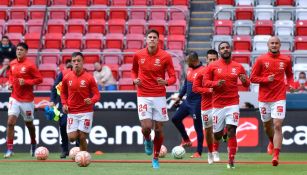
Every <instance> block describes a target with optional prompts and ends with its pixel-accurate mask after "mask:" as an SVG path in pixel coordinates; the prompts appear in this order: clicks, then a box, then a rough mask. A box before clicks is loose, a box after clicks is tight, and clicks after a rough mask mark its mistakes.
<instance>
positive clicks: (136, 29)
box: [127, 19, 146, 34]
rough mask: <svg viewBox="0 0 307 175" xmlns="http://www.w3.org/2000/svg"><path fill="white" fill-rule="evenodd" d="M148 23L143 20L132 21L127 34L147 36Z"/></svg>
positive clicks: (128, 24) (128, 25)
mask: <svg viewBox="0 0 307 175" xmlns="http://www.w3.org/2000/svg"><path fill="white" fill-rule="evenodd" d="M145 28H146V21H145V20H143V19H131V20H129V21H128V23H127V29H128V31H127V33H133V34H145Z"/></svg>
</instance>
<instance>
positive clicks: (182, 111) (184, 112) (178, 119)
mask: <svg viewBox="0 0 307 175" xmlns="http://www.w3.org/2000/svg"><path fill="white" fill-rule="evenodd" d="M188 115H189V110H188V107H187V105H186V103H185V101H184V102H183V103H182V104H181V105H180V106H179V108H178V110H177V111H176V112H175V115H174V116H173V118H172V122H173V124H174V125H175V127H176V128H177V129H178V131H179V132H180V134H181V137H182V139H183V142H182V144H181V145H182V146H186V147H190V146H192V142H191V141H190V138H189V136H188V134H187V132H186V130H185V127H184V125H183V123H182V121H183V119H184V118H185V117H187V116H188Z"/></svg>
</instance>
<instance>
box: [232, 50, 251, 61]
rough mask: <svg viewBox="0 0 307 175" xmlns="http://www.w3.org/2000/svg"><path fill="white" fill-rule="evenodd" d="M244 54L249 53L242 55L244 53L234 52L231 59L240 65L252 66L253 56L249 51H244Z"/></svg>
mask: <svg viewBox="0 0 307 175" xmlns="http://www.w3.org/2000/svg"><path fill="white" fill-rule="evenodd" d="M244 52H247V53H244V54H242V51H233V52H232V54H231V59H232V60H234V61H236V62H239V63H246V64H250V57H251V54H250V52H248V51H244Z"/></svg>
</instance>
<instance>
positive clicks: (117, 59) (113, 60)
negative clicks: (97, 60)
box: [102, 49, 122, 64]
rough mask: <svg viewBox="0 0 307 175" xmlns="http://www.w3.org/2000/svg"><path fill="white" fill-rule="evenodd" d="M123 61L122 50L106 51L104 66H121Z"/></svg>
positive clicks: (103, 58)
mask: <svg viewBox="0 0 307 175" xmlns="http://www.w3.org/2000/svg"><path fill="white" fill-rule="evenodd" d="M121 60H122V55H121V50H120V49H104V50H103V55H102V62H103V63H104V64H120V63H121Z"/></svg>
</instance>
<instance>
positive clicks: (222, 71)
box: [204, 58, 250, 108]
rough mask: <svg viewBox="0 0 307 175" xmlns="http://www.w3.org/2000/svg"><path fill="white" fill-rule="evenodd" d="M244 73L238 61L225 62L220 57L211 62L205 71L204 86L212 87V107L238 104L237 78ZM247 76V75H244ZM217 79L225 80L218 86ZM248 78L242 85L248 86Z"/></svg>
mask: <svg viewBox="0 0 307 175" xmlns="http://www.w3.org/2000/svg"><path fill="white" fill-rule="evenodd" d="M240 74H244V75H246V73H245V70H244V68H243V66H242V65H241V64H240V63H237V62H235V61H232V60H230V62H229V63H226V62H225V61H224V60H223V59H222V58H220V59H219V60H217V61H215V62H213V63H211V64H210V65H209V66H208V67H207V69H206V71H205V80H204V81H205V87H208V88H213V93H212V106H213V107H214V108H223V107H226V106H231V105H238V104H239V94H238V92H239V89H238V78H239V75H240ZM246 77H247V76H246ZM219 80H225V83H224V84H223V85H222V86H218V81H219ZM249 84H250V80H249V79H248V78H246V82H245V83H243V82H242V85H243V86H244V87H249Z"/></svg>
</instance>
